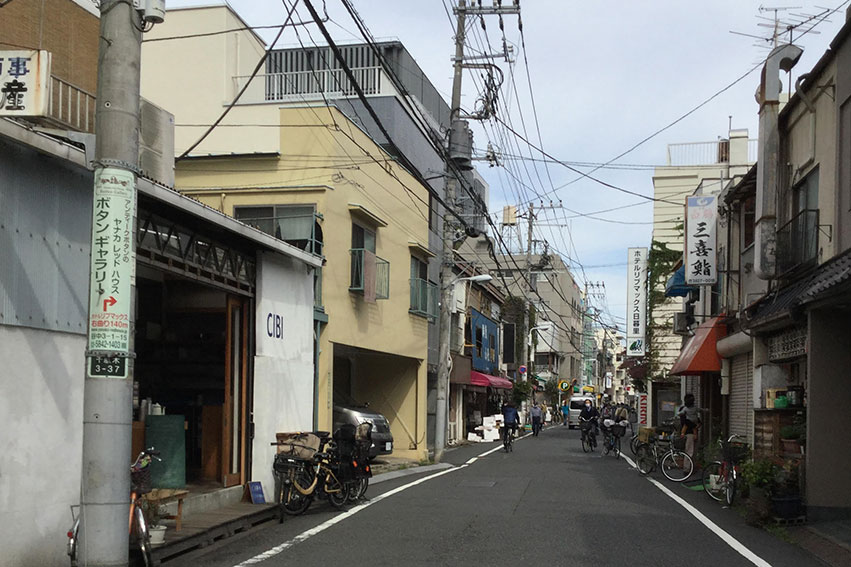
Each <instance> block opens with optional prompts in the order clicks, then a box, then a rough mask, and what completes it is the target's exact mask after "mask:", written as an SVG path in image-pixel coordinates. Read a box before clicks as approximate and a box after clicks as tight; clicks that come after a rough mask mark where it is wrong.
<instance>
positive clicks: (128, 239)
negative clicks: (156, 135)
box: [79, 0, 162, 566]
mask: <svg viewBox="0 0 851 567" xmlns="http://www.w3.org/2000/svg"><path fill="white" fill-rule="evenodd" d="M142 4H144V2H143V3H142ZM100 9H101V15H100V47H99V53H98V61H99V64H98V86H97V110H96V121H97V122H96V145H95V174H94V198H93V211H92V239H91V250H92V252H91V273H90V282H89V321H88V348H87V351H86V369H85V372H86V375H85V389H84V401H83V474H82V486H81V495H80V501H81V522H80V532H79V537H80V550H79V552H80V554H81V556H82V557H81V562H80V564H81V565H90V566H91V565H96V566H107V565H108V566H117V565H127V564H128V559H129V557H128V551H129V541H128V533H127V518H128V514H129V501H130V471H129V468H130V458H131V457H130V446H131V421H132V419H133V407H132V399H133V398H132V396H133V358H132V357H133V354H132V352H133V340H132V338H133V333H132V330H133V326H134V310H135V297H134V296H135V281H134V280H135V263H136V251H135V238H134V235H135V215H136V171H137V164H138V161H139V82H140V74H139V67H140V62H141V39H142V32H141V30H142V25H143V24H142V14H141V12H140V11H137V10H136V9H135V8H134V7H133V3H131V2H127V1H123V0H113V1H104V2H102V3H101V7H100ZM161 16H162V14H161V13H160V14H159V15H158V16H157V17H156V18H151V21H162V17H161Z"/></svg>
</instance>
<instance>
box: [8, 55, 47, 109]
mask: <svg viewBox="0 0 851 567" xmlns="http://www.w3.org/2000/svg"><path fill="white" fill-rule="evenodd" d="M49 81H50V53H49V52H47V51H44V50H22V51H0V116H44V115H45V114H47V108H48V101H49V99H50V97H49V94H50V93H49V87H50V83H49Z"/></svg>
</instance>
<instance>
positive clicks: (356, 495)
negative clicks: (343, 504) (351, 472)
mask: <svg viewBox="0 0 851 567" xmlns="http://www.w3.org/2000/svg"><path fill="white" fill-rule="evenodd" d="M367 486H369V479H368V478H366V477H363V478H359V479H357V480H353V481H352V482H350V483H349V502H357V501H358V500H360V499H361V498H363V495H364V494H365V493H366V488H367Z"/></svg>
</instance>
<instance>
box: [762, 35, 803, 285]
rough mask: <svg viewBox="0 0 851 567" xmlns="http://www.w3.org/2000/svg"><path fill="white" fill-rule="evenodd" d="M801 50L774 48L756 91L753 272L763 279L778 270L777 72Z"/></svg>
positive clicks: (791, 63)
mask: <svg viewBox="0 0 851 567" xmlns="http://www.w3.org/2000/svg"><path fill="white" fill-rule="evenodd" d="M803 52H804V50H803V49H801V48H800V47H798V46H796V45H792V44H786V45H781V46H779V47H775V48H774V50H773V51H772V52H771V53H770V54H769V56H768V59H766V61H765V65H764V66H763V68H762V80H761V82H760V85H759V90H758V91H757V94H756V101H757V103H758V104H759V151H758V154H757V160H758V163H759V169H758V170H757V176H756V227H755V230H754V232H755V243H754V250H755V254H754V272H755V273H756V276H757V277H758V278H760V279H763V280H770V279H774V277H775V276H776V272H777V254H776V252H777V251H776V247H777V232H776V230H777V186H778V184H779V181H780V131H779V129H778V120H777V117H778V114H779V112H780V91H781V88H782V87H781V84H780V71H781V70H783V71H786V72H787V73H788V72H789V71H790V70H791V69H792V67H794V66H795V64H796V63H797V62H798V60H799V59H800V58H801V54H802V53H803Z"/></svg>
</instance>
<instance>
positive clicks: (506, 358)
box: [502, 323, 515, 364]
mask: <svg viewBox="0 0 851 567" xmlns="http://www.w3.org/2000/svg"><path fill="white" fill-rule="evenodd" d="M502 361H503V362H504V363H506V364H514V362H515V357H514V323H503V325H502Z"/></svg>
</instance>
